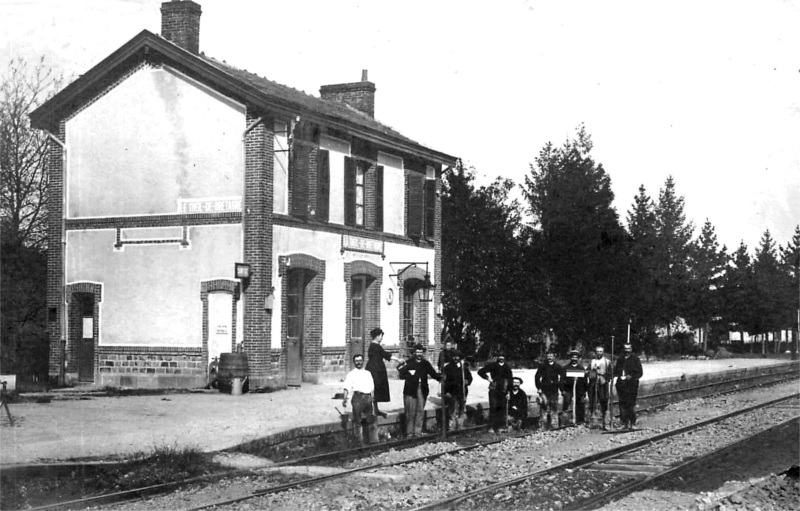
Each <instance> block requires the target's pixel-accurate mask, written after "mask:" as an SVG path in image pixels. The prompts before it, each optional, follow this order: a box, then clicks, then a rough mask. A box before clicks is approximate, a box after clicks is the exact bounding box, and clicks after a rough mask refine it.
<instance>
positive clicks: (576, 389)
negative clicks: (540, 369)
mask: <svg viewBox="0 0 800 511" xmlns="http://www.w3.org/2000/svg"><path fill="white" fill-rule="evenodd" d="M580 359H581V354H580V352H578V350H572V351H570V352H569V363H568V364H567V365H565V366H564V381H563V383H562V386H561V395H562V396H563V397H564V406H563V410H564V411H565V412H567V411H572V406H573V399H574V400H575V403H574V405H575V409H574V411H575V424H582V423H583V421H584V417H585V413H586V412H585V407H584V405H583V400H584V398H585V397H586V388H587V386H588V382H589V381H588V378H587V374H586V368H585V367H583V366H582V365H581V363H580Z"/></svg>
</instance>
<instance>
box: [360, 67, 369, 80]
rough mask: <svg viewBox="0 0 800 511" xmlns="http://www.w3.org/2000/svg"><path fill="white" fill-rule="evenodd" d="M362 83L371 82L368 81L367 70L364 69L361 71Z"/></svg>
mask: <svg viewBox="0 0 800 511" xmlns="http://www.w3.org/2000/svg"><path fill="white" fill-rule="evenodd" d="M361 81H362V82H368V81H369V80H367V70H366V69H362V70H361Z"/></svg>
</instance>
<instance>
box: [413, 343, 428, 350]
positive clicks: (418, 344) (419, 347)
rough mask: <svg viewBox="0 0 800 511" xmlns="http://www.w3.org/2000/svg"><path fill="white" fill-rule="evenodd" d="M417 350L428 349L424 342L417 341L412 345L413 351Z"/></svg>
mask: <svg viewBox="0 0 800 511" xmlns="http://www.w3.org/2000/svg"><path fill="white" fill-rule="evenodd" d="M417 350H422V351H428V348H426V347H425V345H424V344H421V343H417V344H415V345H414V351H417Z"/></svg>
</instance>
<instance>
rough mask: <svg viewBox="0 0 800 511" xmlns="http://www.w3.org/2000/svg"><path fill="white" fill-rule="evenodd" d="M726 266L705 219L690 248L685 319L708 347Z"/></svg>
mask: <svg viewBox="0 0 800 511" xmlns="http://www.w3.org/2000/svg"><path fill="white" fill-rule="evenodd" d="M726 264H727V249H726V247H724V246H723V247H722V248H721V249H720V247H719V243H718V242H717V234H716V232H715V231H714V226H713V225H711V222H710V221H709V220H708V219H706V223H705V224H703V228H702V230H701V232H700V237H699V238H698V239H697V241H696V242H694V243H693V244H692V247H691V281H690V286H689V290H690V293H689V296H688V303H689V306H690V307H689V310H688V311H687V320H689V321H690V322H691V324H693V325H694V326H696V327H700V328H701V329H702V330H703V331H704V332H705V335H704V337H703V339H704V341H705V343H706V345H705V346H704V348H706V349H707V348H708V345H707V343H708V335H709V331H708V330H709V324H710V323H711V321H712V320H713V319H714V318H715V317H717V316H719V315H720V310H721V307H722V297H721V286H722V278H723V276H724V274H725V266H726Z"/></svg>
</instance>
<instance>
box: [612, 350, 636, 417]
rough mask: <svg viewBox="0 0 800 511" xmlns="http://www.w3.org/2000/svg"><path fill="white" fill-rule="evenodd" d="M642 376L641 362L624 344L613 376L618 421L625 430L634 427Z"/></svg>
mask: <svg viewBox="0 0 800 511" xmlns="http://www.w3.org/2000/svg"><path fill="white" fill-rule="evenodd" d="M642 374H643V373H642V362H641V361H640V360H639V357H637V356H636V355H634V354H633V346H631V345H630V344H626V345H625V346H624V348H623V356H622V357H620V358H619V359H618V360H617V364H616V365H615V366H614V376H616V377H617V396H619V419H620V420H621V421H622V425H623V427H625V428H627V429H633V427H634V426H635V425H636V397H637V395H638V394H639V380H640V379H641V377H642Z"/></svg>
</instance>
